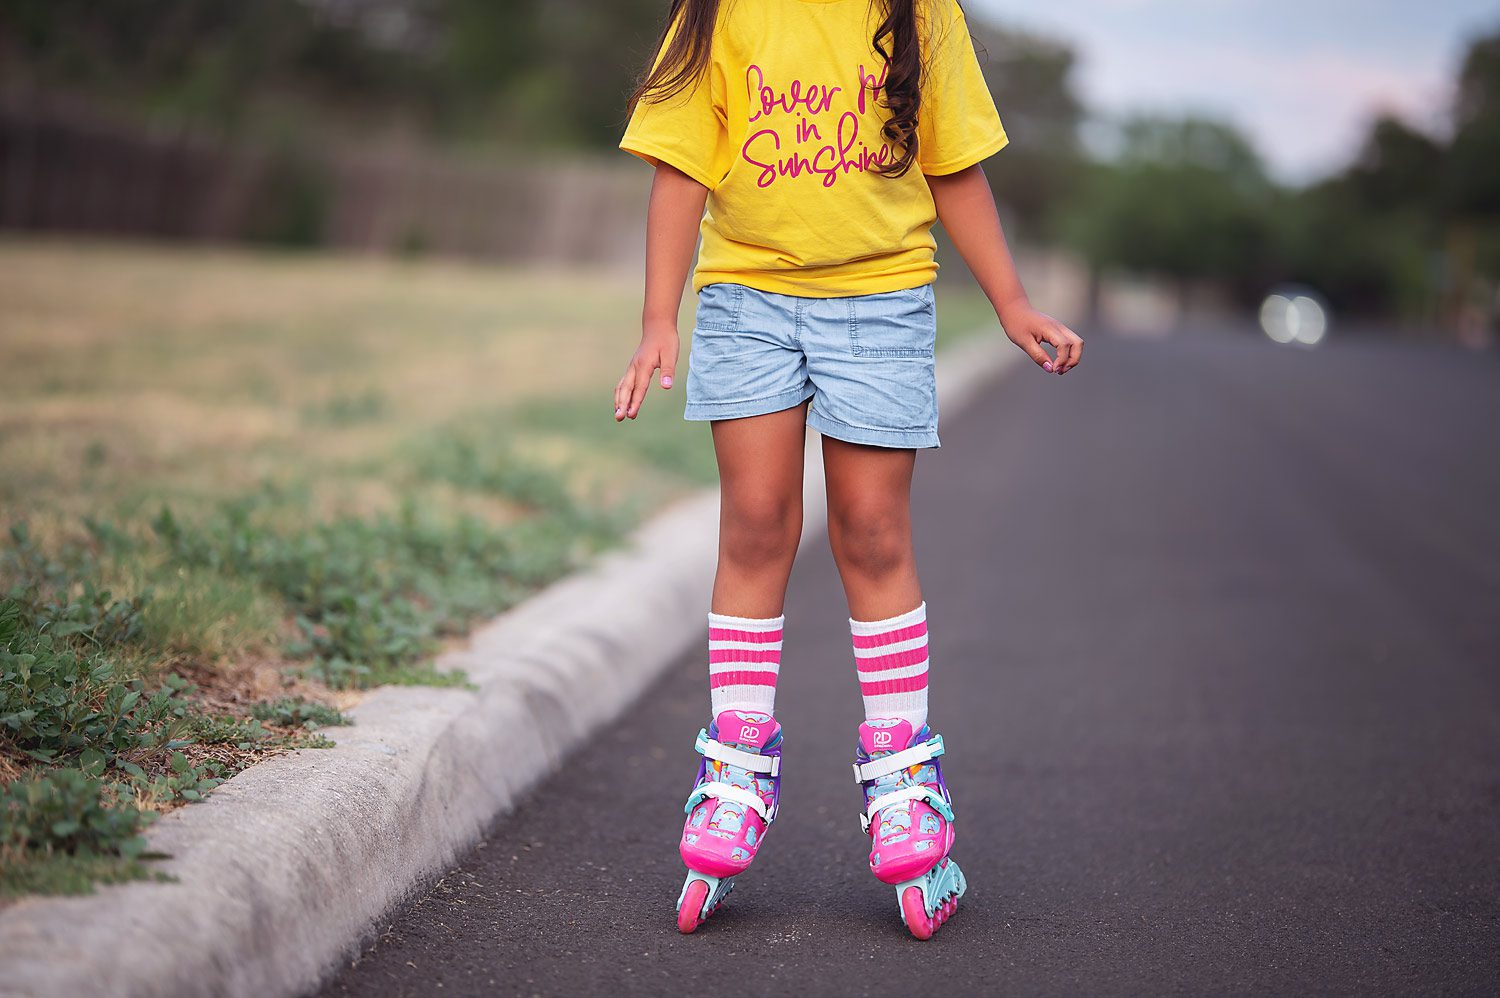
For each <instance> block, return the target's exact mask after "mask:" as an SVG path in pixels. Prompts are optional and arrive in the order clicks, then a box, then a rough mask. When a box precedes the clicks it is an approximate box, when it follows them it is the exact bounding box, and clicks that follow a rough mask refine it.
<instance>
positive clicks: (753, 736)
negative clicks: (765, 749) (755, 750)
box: [740, 724, 760, 742]
mask: <svg viewBox="0 0 1500 998" xmlns="http://www.w3.org/2000/svg"><path fill="white" fill-rule="evenodd" d="M740 741H742V742H757V741H760V729H759V728H757V727H756V726H755V725H753V724H746V725H744V726H743V727H741V728H740Z"/></svg>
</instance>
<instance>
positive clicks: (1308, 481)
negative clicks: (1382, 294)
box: [324, 334, 1500, 996]
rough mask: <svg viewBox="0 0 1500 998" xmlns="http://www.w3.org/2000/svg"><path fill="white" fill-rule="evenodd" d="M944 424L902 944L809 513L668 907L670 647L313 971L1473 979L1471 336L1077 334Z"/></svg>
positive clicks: (683, 715) (360, 976)
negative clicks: (700, 847)
mask: <svg viewBox="0 0 1500 998" xmlns="http://www.w3.org/2000/svg"><path fill="white" fill-rule="evenodd" d="M943 440H944V446H943V448H942V449H941V450H939V451H936V452H927V453H924V454H923V455H922V456H921V457H920V458H919V460H918V469H917V485H916V500H915V502H916V511H917V512H916V518H917V528H916V530H917V538H916V540H917V549H918V558H919V563H920V565H921V569H922V575H923V582H924V591H925V594H926V597H927V600H928V613H929V621H930V625H931V629H932V630H931V645H932V662H933V666H932V678H933V683H932V698H933V700H932V717H933V722H934V724H935V725H936V726H937V728H938V730H940V731H941V732H942V733H943V735H944V736H945V739H946V740H947V743H948V746H949V755H948V756H947V758H946V760H945V761H946V767H945V768H946V771H947V773H948V776H949V781H950V784H951V787H952V790H953V793H954V798H955V804H956V807H957V811H958V823H957V830H958V841H957V846H956V848H955V850H954V856H955V858H956V859H958V860H959V861H960V863H961V864H962V866H963V868H964V870H965V871H966V872H967V874H968V877H969V881H970V885H971V887H970V891H969V894H968V896H967V897H966V898H965V900H964V902H963V905H962V907H961V908H960V910H959V913H958V915H957V916H956V917H955V918H954V919H953V920H952V921H950V922H949V923H948V925H947V926H945V927H944V928H943V929H942V930H941V931H940V932H939V933H938V935H937V936H936V937H935V938H934V939H933V940H932V941H931V942H929V943H925V944H923V943H918V942H915V941H913V940H912V939H910V938H909V937H908V935H907V933H906V930H905V929H904V928H903V927H902V925H901V922H900V919H899V917H898V915H897V912H896V906H895V901H894V893H893V892H892V891H891V890H890V888H888V887H886V886H885V885H883V884H879V883H877V882H876V881H875V880H874V878H873V877H871V876H870V874H869V873H868V871H867V870H866V868H865V853H866V847H865V843H864V840H863V838H862V836H861V834H860V831H859V826H858V823H857V820H856V817H855V814H856V811H857V808H858V799H857V791H856V789H855V787H854V785H853V783H852V781H851V779H850V775H849V761H850V758H851V753H852V751H853V745H854V735H855V726H856V724H857V723H858V720H859V718H860V714H859V710H860V707H859V697H858V687H857V684H856V682H855V679H854V671H853V670H854V666H853V662H852V658H851V654H850V651H849V648H848V633H847V624H846V617H847V610H846V606H845V603H844V600H843V596H842V593H841V591H840V588H839V585H838V581H837V576H836V574H835V571H834V568H833V564H832V561H831V559H830V558H829V556H828V554H827V550H826V545H821V546H820V547H819V548H818V550H817V551H816V552H815V554H814V555H813V556H807V557H804V558H803V559H802V560H801V561H799V563H798V565H797V569H796V572H795V574H794V577H793V581H792V591H791V594H790V598H789V600H788V609H787V625H786V646H785V648H786V650H785V658H784V664H783V667H782V678H781V687H780V703H779V707H778V712H777V713H778V716H779V717H780V719H781V720H782V722H783V724H784V725H785V730H786V774H785V776H784V778H783V795H782V815H781V818H780V819H779V820H778V822H777V824H776V826H775V828H774V829H773V830H772V832H771V833H770V835H769V836H768V840H767V844H766V846H765V848H764V849H763V851H762V852H761V855H760V857H759V858H758V859H757V861H756V865H755V867H754V868H753V869H752V870H751V871H750V872H749V873H747V874H746V875H744V876H742V877H741V878H740V880H739V881H738V882H737V885H736V890H735V893H734V895H733V896H732V897H731V898H730V899H729V901H728V903H727V904H726V906H725V907H724V908H723V909H721V910H720V912H719V913H718V914H717V915H715V916H714V917H713V919H711V920H710V922H709V923H708V924H707V925H706V926H705V927H704V928H702V929H700V930H699V931H698V932H697V933H696V934H695V935H693V936H687V937H684V936H680V935H678V933H677V931H676V929H675V927H674V924H673V916H674V903H675V901H676V898H677V893H678V890H679V888H680V886H681V881H682V877H683V870H682V867H681V865H680V862H679V860H678V857H677V848H676V843H677V838H678V835H679V832H680V829H681V823H682V801H683V799H684V798H685V796H686V794H687V791H688V789H689V785H690V783H691V780H692V776H693V771H694V767H695V765H696V757H695V756H694V754H693V751H692V741H693V736H694V734H695V733H696V731H697V730H698V727H699V726H700V725H701V724H703V723H704V722H705V721H706V718H707V712H708V703H707V690H706V680H705V677H704V672H705V667H704V666H703V664H702V662H701V659H702V657H703V656H702V655H699V654H694V655H692V656H689V657H688V658H687V659H685V660H684V661H683V662H681V663H679V664H678V665H677V666H675V667H674V668H672V670H671V671H670V672H669V673H668V674H667V675H666V677H665V678H664V679H663V680H662V682H661V683H660V684H658V685H657V686H656V687H655V688H654V689H653V690H652V691H651V692H650V693H649V694H648V696H647V697H646V698H645V699H644V701H643V702H641V703H639V704H638V705H636V706H635V707H633V708H632V709H631V710H630V712H629V713H628V715H627V716H626V717H625V719H624V720H622V721H621V722H620V723H618V724H616V725H615V726H613V727H612V728H611V729H609V730H607V731H605V732H604V733H602V734H601V735H600V736H599V737H598V739H597V740H596V741H595V742H594V744H593V745H592V746H590V747H589V748H587V749H586V750H585V751H583V752H582V753H580V754H579V755H577V756H576V757H575V758H574V759H573V760H572V761H571V763H570V764H569V765H568V766H567V767H566V769H565V771H564V772H562V773H560V774H559V775H557V776H555V777H554V778H553V779H551V780H549V781H547V782H546V783H545V784H544V785H543V786H542V787H541V788H540V789H539V790H538V791H537V792H536V793H535V794H534V795H533V796H532V797H531V799H530V801H529V803H527V804H525V805H523V806H522V807H521V808H520V809H519V811H517V812H516V813H514V814H513V815H511V816H509V817H508V818H506V819H504V820H502V821H501V822H499V823H498V824H497V825H496V826H495V828H494V829H493V831H492V832H491V833H490V835H489V837H488V838H487V839H486V840H485V841H484V842H483V843H482V844H481V845H480V846H479V847H478V848H477V849H475V850H474V851H473V852H472V853H470V854H469V855H468V856H466V857H465V858H464V859H463V860H462V862H461V863H460V864H459V865H458V866H457V867H456V868H455V869H453V870H452V871H451V872H449V873H448V874H447V875H446V876H444V877H443V878H442V880H441V882H439V883H437V884H436V885H435V886H434V887H432V888H431V890H430V891H429V892H427V893H426V894H425V895H424V896H422V897H420V898H419V899H417V900H414V902H413V903H411V904H410V905H409V906H408V907H407V908H405V910H402V911H400V912H396V913H394V914H393V915H392V916H391V918H390V920H389V927H388V928H386V929H385V931H384V932H383V933H382V934H381V935H380V936H379V938H378V939H376V940H375V941H374V942H373V944H372V945H371V946H370V947H369V948H368V950H367V951H366V952H365V953H363V954H362V955H361V956H360V957H359V958H358V960H357V961H355V962H353V964H352V965H351V966H350V967H348V968H347V969H346V970H345V971H344V972H343V973H342V974H341V975H340V976H339V977H337V978H336V979H335V980H333V981H332V982H331V983H330V984H329V985H328V986H327V989H326V991H325V992H324V993H325V994H328V995H432V994H442V995H471V994H472V995H479V994H486V995H487V994H497V993H498V994H512V993H520V994H543V995H560V994H568V995H575V994H610V995H619V994H636V993H640V994H672V995H721V996H729V995H737V994H767V995H792V994H803V993H819V994H872V995H883V996H887V995H906V994H918V993H939V994H975V993H984V992H1005V993H1018V994H1114V993H1150V994H1160V993H1193V994H1199V993H1224V992H1256V993H1288V992H1290V993H1306V992H1309V991H1315V992H1324V993H1345V994H1369V993H1410V992H1437V991H1443V992H1450V993H1457V992H1467V993H1490V994H1493V993H1495V992H1496V990H1497V989H1500V358H1497V357H1495V356H1494V355H1488V356H1476V355H1473V354H1466V353H1462V352H1460V351H1457V350H1454V349H1450V348H1442V347H1436V346H1423V345H1420V344H1395V343H1370V344H1359V345H1341V344H1336V343H1335V344H1330V345H1329V346H1327V347H1325V348H1322V349H1319V350H1316V351H1304V350H1300V349H1295V348H1285V347H1276V346H1274V345H1273V344H1271V343H1269V342H1267V341H1264V340H1261V339H1255V338H1251V337H1235V336H1231V335H1228V334H1221V335H1207V334H1204V335H1200V336H1187V337H1179V338H1176V339H1169V340H1163V341H1158V342H1151V343H1146V342H1126V341H1109V340H1103V341H1100V340H1099V338H1098V337H1096V338H1095V342H1091V343H1090V345H1089V357H1088V360H1087V362H1086V363H1085V365H1084V366H1083V367H1082V368H1080V369H1079V370H1078V371H1077V372H1075V373H1073V374H1070V375H1069V376H1067V377H1066V378H1062V379H1057V378H1049V377H1046V376H1043V375H1040V374H1037V373H1035V372H1034V371H1032V370H1022V369H1015V370H1013V371H1012V372H1011V373H1009V374H1007V375H1006V376H1005V377H1004V378H1003V379H1002V380H1001V381H1000V382H999V383H997V384H996V385H995V386H994V388H993V390H991V391H989V392H988V393H987V394H986V395H985V397H984V398H982V399H981V400H980V401H978V402H976V403H974V404H973V405H972V407H971V408H969V409H968V410H966V411H965V412H964V413H963V414H962V415H961V416H957V417H955V418H953V419H951V420H945V423H944V426H943ZM706 598H707V596H706V594H705V600H706Z"/></svg>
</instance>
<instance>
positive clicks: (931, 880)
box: [684, 859, 969, 929]
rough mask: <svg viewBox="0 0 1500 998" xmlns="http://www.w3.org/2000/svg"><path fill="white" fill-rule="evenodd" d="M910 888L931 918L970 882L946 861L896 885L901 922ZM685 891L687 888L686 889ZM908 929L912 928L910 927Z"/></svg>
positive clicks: (954, 865)
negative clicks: (903, 901)
mask: <svg viewBox="0 0 1500 998" xmlns="http://www.w3.org/2000/svg"><path fill="white" fill-rule="evenodd" d="M908 887H918V888H921V891H922V908H923V910H924V911H926V912H927V917H928V918H931V917H933V915H934V914H935V913H936V912H937V910H938V906H939V905H941V904H942V903H943V902H944V901H946V900H948V899H949V898H950V897H952V898H955V899H957V898H961V897H963V896H964V892H965V891H967V890H968V889H969V882H968V880H966V879H965V878H964V872H963V871H962V870H960V869H959V868H958V864H957V863H955V862H953V860H951V859H949V860H945V861H944V862H941V863H938V864H937V865H936V866H934V867H933V868H932V869H930V870H928V871H927V872H926V873H924V874H922V876H920V877H916V878H914V879H912V880H905V881H902V882H901V883H899V884H897V885H896V909H897V910H898V911H901V921H902V922H905V921H906V912H905V911H904V910H902V908H901V896H902V895H903V894H905V893H906V889H907V888H908ZM684 890H686V888H685V887H684ZM907 928H908V929H909V928H911V926H910V925H908V926H907Z"/></svg>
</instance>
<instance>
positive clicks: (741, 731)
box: [677, 710, 781, 933]
mask: <svg viewBox="0 0 1500 998" xmlns="http://www.w3.org/2000/svg"><path fill="white" fill-rule="evenodd" d="M695 748H696V749H697V751H698V754H699V755H701V756H702V757H703V758H702V759H701V760H699V763H698V777H697V779H696V780H695V781H694V783H693V792H692V794H691V795H689V797H688V800H687V805H686V806H685V807H684V808H683V810H684V811H685V812H686V813H687V816H688V817H687V822H686V823H685V824H684V825H683V829H682V843H681V846H680V851H681V853H682V861H683V862H684V863H686V864H687V868H688V875H687V880H685V881H684V882H683V885H682V894H681V895H680V896H679V897H678V899H677V928H678V929H679V930H681V931H682V932H684V933H687V932H692V931H693V930H694V929H696V928H698V926H700V925H702V924H703V922H704V921H705V920H707V918H708V917H709V916H710V915H712V914H713V913H714V911H715V910H717V909H718V907H719V905H720V904H722V903H723V901H724V899H725V898H726V897H728V896H729V892H730V890H732V889H733V887H734V878H735V877H736V876H738V875H739V874H741V873H744V872H745V870H746V869H747V868H749V866H750V863H751V862H752V861H753V860H754V859H755V854H756V851H757V850H759V848H760V844H761V841H762V840H763V839H764V837H765V834H766V829H767V828H768V827H769V826H770V824H771V822H772V821H774V820H775V819H776V803H777V798H778V796H779V794H780V789H781V725H780V724H777V723H776V719H775V718H773V717H772V716H771V715H770V714H764V713H757V712H755V711H746V710H726V711H722V712H721V713H720V714H719V715H718V717H716V718H715V719H714V721H713V723H712V724H710V725H709V726H708V728H707V729H706V730H700V731H699V732H698V740H697V743H696V745H695Z"/></svg>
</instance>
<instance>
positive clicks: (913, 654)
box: [855, 645, 927, 673]
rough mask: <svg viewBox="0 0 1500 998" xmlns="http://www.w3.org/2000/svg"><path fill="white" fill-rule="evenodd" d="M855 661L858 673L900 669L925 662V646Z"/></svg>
mask: <svg viewBox="0 0 1500 998" xmlns="http://www.w3.org/2000/svg"><path fill="white" fill-rule="evenodd" d="M856 661H857V663H858V664H857V665H856V666H855V667H856V668H857V669H858V670H859V671H860V673H866V672H884V671H885V670H887V669H900V668H902V667H903V666H907V665H917V664H919V663H921V662H925V661H927V646H926V645H923V646H922V647H920V648H907V649H906V650H905V651H893V652H891V653H890V654H889V655H872V656H870V657H869V658H861V659H857V660H856Z"/></svg>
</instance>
